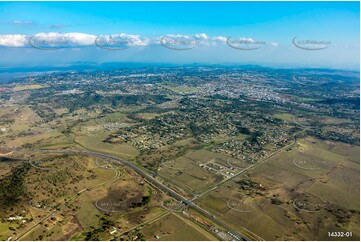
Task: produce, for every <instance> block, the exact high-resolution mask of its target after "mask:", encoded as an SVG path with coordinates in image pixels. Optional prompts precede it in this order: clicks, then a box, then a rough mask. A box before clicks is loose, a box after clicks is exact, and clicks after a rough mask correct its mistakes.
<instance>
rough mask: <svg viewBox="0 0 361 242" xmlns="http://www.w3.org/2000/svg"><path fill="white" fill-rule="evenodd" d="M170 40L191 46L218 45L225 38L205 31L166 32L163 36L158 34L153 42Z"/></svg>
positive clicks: (224, 40)
mask: <svg viewBox="0 0 361 242" xmlns="http://www.w3.org/2000/svg"><path fill="white" fill-rule="evenodd" d="M167 39H169V40H172V41H173V42H174V43H175V44H177V41H178V42H179V43H182V41H183V43H187V42H186V41H188V43H189V45H193V46H210V45H218V44H220V43H225V42H226V40H227V38H226V37H224V36H208V35H207V34H205V33H200V34H194V35H182V34H167V35H165V36H160V37H157V38H155V41H154V43H155V44H159V43H160V41H164V40H167Z"/></svg>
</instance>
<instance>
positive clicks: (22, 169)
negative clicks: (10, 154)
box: [0, 163, 31, 205]
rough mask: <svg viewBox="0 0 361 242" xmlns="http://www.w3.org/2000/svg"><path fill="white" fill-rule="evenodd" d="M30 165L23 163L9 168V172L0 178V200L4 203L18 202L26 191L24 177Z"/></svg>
mask: <svg viewBox="0 0 361 242" xmlns="http://www.w3.org/2000/svg"><path fill="white" fill-rule="evenodd" d="M30 167H31V165H30V164H29V163H24V164H22V165H20V166H17V167H14V168H12V169H11V174H9V175H8V176H6V177H4V178H2V179H0V194H1V196H0V201H1V202H2V203H3V204H5V205H10V204H14V203H16V202H18V201H19V200H20V199H21V198H22V197H23V196H24V195H25V193H26V189H25V182H24V178H25V175H26V173H27V172H28V170H29V169H30Z"/></svg>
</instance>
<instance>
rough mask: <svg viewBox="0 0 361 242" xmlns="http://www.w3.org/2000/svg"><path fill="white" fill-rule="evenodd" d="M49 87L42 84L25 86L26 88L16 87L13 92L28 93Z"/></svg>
mask: <svg viewBox="0 0 361 242" xmlns="http://www.w3.org/2000/svg"><path fill="white" fill-rule="evenodd" d="M46 87H47V86H44V85H40V84H32V85H24V86H16V87H14V88H13V89H12V90H13V91H14V92H19V91H26V90H32V89H40V88H46Z"/></svg>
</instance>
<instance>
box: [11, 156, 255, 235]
mask: <svg viewBox="0 0 361 242" xmlns="http://www.w3.org/2000/svg"><path fill="white" fill-rule="evenodd" d="M16 151H18V152H29V151H35V152H41V153H67V154H69V153H70V154H83V155H89V156H95V157H100V158H108V159H112V160H114V161H116V162H118V163H120V164H121V165H124V166H127V167H129V168H131V169H132V170H134V171H135V172H136V173H138V174H139V175H140V176H142V177H143V178H144V179H147V180H148V182H150V183H152V184H153V185H154V186H156V187H158V188H159V189H160V190H162V191H164V192H166V193H167V194H168V195H169V196H171V197H173V198H174V199H176V200H178V201H179V202H181V203H184V204H185V205H187V206H188V207H190V208H192V209H194V210H196V211H197V212H199V213H200V214H202V215H203V216H205V217H206V218H207V219H209V220H211V221H212V222H214V223H215V224H217V225H218V226H220V227H223V228H224V229H226V230H227V231H228V233H230V234H231V235H232V237H233V238H234V239H236V240H247V241H249V240H251V239H250V238H249V237H247V236H246V235H244V234H241V233H239V232H238V231H236V230H234V229H232V228H231V227H229V226H228V225H227V224H225V223H223V222H221V221H219V220H218V219H216V218H215V217H214V216H213V215H211V214H210V213H208V212H207V211H205V210H204V209H202V208H201V207H199V206H198V205H196V204H194V203H193V202H192V201H191V200H188V199H186V198H184V197H183V196H181V195H180V194H178V193H176V192H175V191H173V190H172V189H170V188H168V187H166V186H165V185H163V184H162V183H160V182H159V181H157V180H156V179H154V178H153V177H152V176H151V175H149V174H148V173H147V172H145V171H144V170H142V169H140V168H139V167H137V166H136V165H134V164H133V163H131V162H129V161H126V160H123V159H120V158H118V157H115V156H113V155H110V154H106V153H100V152H95V151H89V150H67V149H58V150H47V149H41V150H16Z"/></svg>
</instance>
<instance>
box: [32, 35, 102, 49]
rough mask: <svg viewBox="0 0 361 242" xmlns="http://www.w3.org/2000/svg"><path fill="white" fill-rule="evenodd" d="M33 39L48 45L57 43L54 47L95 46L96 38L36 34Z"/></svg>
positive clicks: (92, 36) (90, 36) (89, 36)
mask: <svg viewBox="0 0 361 242" xmlns="http://www.w3.org/2000/svg"><path fill="white" fill-rule="evenodd" d="M33 39H37V40H39V41H46V42H48V43H55V44H54V45H66V46H87V45H92V44H94V41H95V39H96V36H95V35H91V34H84V33H58V32H50V33H38V34H35V35H34V36H33Z"/></svg>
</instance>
